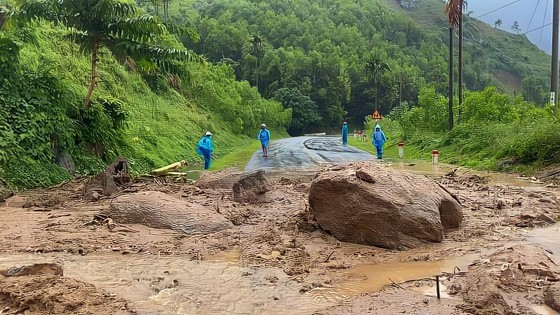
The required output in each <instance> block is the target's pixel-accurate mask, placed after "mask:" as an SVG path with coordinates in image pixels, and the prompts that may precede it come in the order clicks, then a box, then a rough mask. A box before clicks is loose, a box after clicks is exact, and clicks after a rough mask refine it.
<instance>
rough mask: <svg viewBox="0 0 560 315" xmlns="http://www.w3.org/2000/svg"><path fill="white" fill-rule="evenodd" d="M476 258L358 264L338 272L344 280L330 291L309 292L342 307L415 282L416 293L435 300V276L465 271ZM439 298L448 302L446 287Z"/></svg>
mask: <svg viewBox="0 0 560 315" xmlns="http://www.w3.org/2000/svg"><path fill="white" fill-rule="evenodd" d="M477 257H478V256H477V255H474V254H469V255H465V256H460V257H454V258H450V259H444V260H435V261H413V262H406V263H401V262H386V263H379V264H360V265H357V266H355V267H353V268H350V269H347V270H342V271H338V273H340V274H339V276H340V277H341V278H342V279H343V280H342V281H340V282H339V283H337V284H334V285H333V286H331V287H322V288H315V289H313V290H311V291H310V292H309V294H310V295H312V296H313V297H314V298H315V299H317V300H319V301H321V302H334V303H343V302H344V301H347V300H349V299H351V298H353V297H355V296H359V295H361V294H364V293H371V292H375V291H379V290H380V289H382V288H383V287H385V286H387V285H391V284H395V285H396V284H398V283H403V282H406V281H413V280H416V281H415V286H416V287H415V289H414V290H413V291H416V292H418V293H421V294H424V295H428V296H436V287H435V275H440V274H441V273H443V272H448V273H453V272H454V271H466V270H467V269H468V265H469V264H471V262H472V261H473V260H475V259H476V258H477ZM440 292H441V296H442V298H446V297H447V298H450V296H449V295H447V294H446V292H445V287H443V286H440Z"/></svg>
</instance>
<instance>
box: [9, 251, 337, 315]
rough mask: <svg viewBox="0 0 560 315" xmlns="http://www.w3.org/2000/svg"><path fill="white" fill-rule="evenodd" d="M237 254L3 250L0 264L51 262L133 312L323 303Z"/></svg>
mask: <svg viewBox="0 0 560 315" xmlns="http://www.w3.org/2000/svg"><path fill="white" fill-rule="evenodd" d="M238 257H239V256H238V253H236V252H235V251H232V252H228V253H226V254H223V255H221V256H213V257H209V259H208V261H189V260H183V259H181V258H178V257H164V256H161V257H157V255H119V254H107V255H101V254H95V255H87V256H72V255H64V254H52V255H31V254H23V255H3V256H2V257H0V269H5V268H10V267H13V266H21V265H29V264H32V263H43V262H56V263H59V264H61V265H63V268H64V276H65V277H69V278H73V279H77V280H81V281H85V282H89V283H91V284H93V285H95V286H96V287H98V288H101V289H104V290H107V291H108V292H109V293H111V294H114V295H116V296H118V297H120V298H124V299H127V300H129V301H130V303H129V305H130V306H131V307H132V309H134V310H135V311H137V312H138V314H282V313H284V312H285V310H286V309H287V308H290V309H292V310H297V311H295V312H291V313H292V314H311V313H313V312H316V311H318V310H321V309H324V308H325V307H328V306H329V304H325V303H319V302H318V301H317V300H315V299H314V298H313V297H312V296H310V295H305V294H300V293H299V289H300V287H299V286H298V284H297V283H296V282H295V281H292V280H290V278H289V277H288V276H287V275H286V274H285V273H284V272H283V271H282V270H281V269H278V268H265V269H263V268H251V267H241V266H240V264H239V262H238Z"/></svg>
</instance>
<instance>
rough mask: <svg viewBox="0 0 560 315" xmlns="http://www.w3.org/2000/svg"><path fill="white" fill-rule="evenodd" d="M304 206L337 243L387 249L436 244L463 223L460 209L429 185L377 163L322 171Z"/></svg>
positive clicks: (428, 181) (427, 181) (441, 190)
mask: <svg viewBox="0 0 560 315" xmlns="http://www.w3.org/2000/svg"><path fill="white" fill-rule="evenodd" d="M309 204H310V206H311V208H312V211H313V215H314V217H315V219H316V220H317V223H318V224H319V226H320V227H321V228H322V229H324V230H326V231H329V232H330V233H332V234H333V235H334V236H335V237H336V238H338V239H339V240H341V241H345V242H351V243H358V244H365V245H374V246H379V247H384V248H391V249H407V248H413V247H417V246H419V245H421V244H423V243H426V242H441V241H442V239H443V233H444V229H456V228H458V227H459V226H460V225H461V222H462V219H463V216H462V210H461V205H460V204H459V203H458V202H457V200H455V199H454V197H453V196H451V195H450V194H449V193H448V192H447V191H446V190H445V189H444V188H442V187H441V186H439V185H438V184H437V183H436V182H435V181H433V180H431V179H429V178H427V177H425V176H422V175H417V174H410V173H405V172H401V171H397V170H394V169H391V168H388V167H385V166H383V165H381V164H378V163H358V164H354V165H350V166H347V167H336V168H331V169H325V170H322V171H321V172H320V173H319V174H317V177H316V178H315V179H314V180H313V182H312V184H311V188H310V191H309Z"/></svg>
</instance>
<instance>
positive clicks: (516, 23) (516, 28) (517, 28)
mask: <svg viewBox="0 0 560 315" xmlns="http://www.w3.org/2000/svg"><path fill="white" fill-rule="evenodd" d="M511 29H512V30H513V31H515V32H516V33H517V35H519V32H520V31H521V28H519V22H517V21H513V25H512V27H511Z"/></svg>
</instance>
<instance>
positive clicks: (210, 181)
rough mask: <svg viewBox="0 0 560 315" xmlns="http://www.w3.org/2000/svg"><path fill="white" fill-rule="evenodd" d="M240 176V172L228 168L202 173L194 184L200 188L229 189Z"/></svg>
mask: <svg viewBox="0 0 560 315" xmlns="http://www.w3.org/2000/svg"><path fill="white" fill-rule="evenodd" d="M240 178H241V172H239V171H238V170H237V169H234V168H230V169H226V170H223V171H219V172H206V173H202V174H201V175H200V177H199V178H198V180H197V181H196V183H195V186H196V187H198V188H202V189H231V188H232V187H233V184H235V183H236V182H237V181H238V180H239V179H240Z"/></svg>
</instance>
